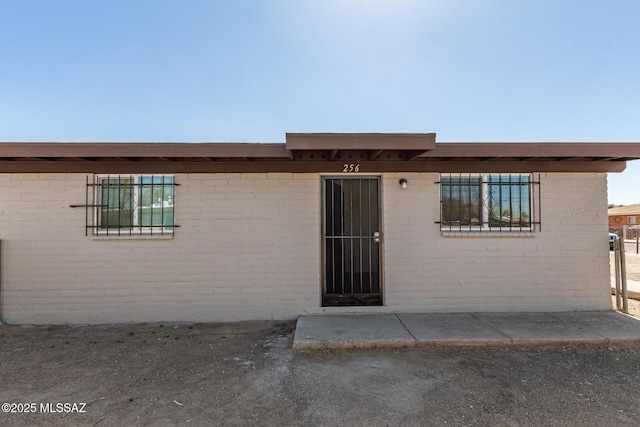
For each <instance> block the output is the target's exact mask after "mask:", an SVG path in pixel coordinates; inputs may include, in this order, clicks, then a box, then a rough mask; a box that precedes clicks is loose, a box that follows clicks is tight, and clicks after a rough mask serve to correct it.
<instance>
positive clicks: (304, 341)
mask: <svg viewBox="0 0 640 427" xmlns="http://www.w3.org/2000/svg"><path fill="white" fill-rule="evenodd" d="M415 345H416V341H415V339H414V338H413V337H412V336H411V334H410V333H409V331H407V329H406V328H405V327H404V326H403V325H402V323H400V321H399V320H398V318H397V317H396V316H395V315H394V314H353V315H311V316H301V317H300V318H298V323H297V326H296V332H295V336H294V339H293V348H294V349H296V350H320V349H327V348H374V347H414V346H415Z"/></svg>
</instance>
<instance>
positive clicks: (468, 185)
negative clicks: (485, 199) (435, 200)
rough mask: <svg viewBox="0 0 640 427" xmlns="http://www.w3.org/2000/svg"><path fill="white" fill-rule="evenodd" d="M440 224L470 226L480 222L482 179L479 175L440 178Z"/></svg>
mask: <svg viewBox="0 0 640 427" xmlns="http://www.w3.org/2000/svg"><path fill="white" fill-rule="evenodd" d="M441 191H442V224H444V225H447V226H470V225H480V224H481V223H482V203H481V194H482V181H481V180H480V178H479V177H450V178H443V179H441Z"/></svg>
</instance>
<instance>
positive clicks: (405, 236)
mask: <svg viewBox="0 0 640 427" xmlns="http://www.w3.org/2000/svg"><path fill="white" fill-rule="evenodd" d="M320 176H321V175H319V174H311V173H310V174H291V173H250V174H240V173H225V174H176V182H177V183H179V184H180V186H178V187H177V188H176V195H175V203H176V212H175V218H176V223H177V224H179V225H180V227H179V228H177V229H176V233H175V236H173V238H169V239H166V238H153V239H121V238H116V237H111V238H103V237H91V236H89V237H87V236H85V235H84V225H85V210H84V209H83V208H70V207H69V205H71V204H78V203H80V204H81V203H83V202H84V198H85V179H86V174H2V175H0V201H1V202H0V203H1V204H0V238H1V239H2V240H3V250H2V269H3V271H2V279H3V281H2V294H1V295H0V297H1V298H2V316H3V319H4V321H6V322H8V323H15V324H25V323H33V324H51V323H75V324H77V323H79V324H100V323H122V322H150V321H194V322H198V321H237V320H251V319H289V318H294V317H296V316H297V315H299V314H303V313H343V312H359V311H362V312H393V311H404V312H409V311H430V312H452V311H565V310H609V309H611V301H610V295H609V292H610V290H609V265H608V259H609V258H608V251H607V250H608V248H607V244H606V243H603V242H606V235H607V211H606V208H607V195H606V175H605V174H602V173H572V174H568V173H547V174H541V181H542V184H541V191H542V193H541V199H542V200H541V205H542V209H541V211H542V221H543V226H542V231H541V232H535V233H531V234H527V235H525V237H503V236H500V237H497V236H490V237H459V236H458V237H456V236H443V235H442V233H441V232H440V229H439V226H438V224H436V223H435V221H437V220H438V218H439V212H438V209H439V187H438V185H437V184H435V182H436V181H438V174H434V173H386V174H382V183H383V188H382V192H383V201H384V209H383V251H384V259H383V274H384V301H385V306H384V307H366V308H353V307H340V308H337V307H331V308H322V307H320V294H321V288H320V286H321V284H320V280H321V278H320V270H321V258H320V247H321V245H320V221H321V216H320V203H321V200H320ZM401 177H404V178H407V179H408V180H409V188H407V189H406V190H402V189H401V188H400V186H399V185H398V179H399V178H401Z"/></svg>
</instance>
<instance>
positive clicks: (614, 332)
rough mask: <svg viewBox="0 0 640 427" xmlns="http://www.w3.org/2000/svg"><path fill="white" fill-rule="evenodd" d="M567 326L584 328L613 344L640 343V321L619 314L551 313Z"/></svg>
mask: <svg viewBox="0 0 640 427" xmlns="http://www.w3.org/2000/svg"><path fill="white" fill-rule="evenodd" d="M549 315H550V316H552V317H555V318H557V319H560V320H562V321H563V322H565V323H567V324H572V325H573V326H576V327H579V328H583V329H585V330H587V331H589V332H592V333H594V334H598V335H600V336H602V337H604V338H605V339H607V340H609V341H613V342H638V343H640V320H639V319H636V318H635V317H632V316H629V315H627V314H623V313H618V312H614V311H612V312H605V313H602V312H578V313H550V314H549Z"/></svg>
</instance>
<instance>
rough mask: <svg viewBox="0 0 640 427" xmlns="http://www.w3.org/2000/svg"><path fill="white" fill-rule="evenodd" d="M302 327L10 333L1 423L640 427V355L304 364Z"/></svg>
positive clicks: (635, 306) (569, 352) (439, 352)
mask: <svg viewBox="0 0 640 427" xmlns="http://www.w3.org/2000/svg"><path fill="white" fill-rule="evenodd" d="M639 260H640V257H639ZM628 264H629V265H631V263H628ZM634 265H635V264H634ZM638 265H639V266H640V262H639V263H638ZM638 271H640V270H638ZM630 311H631V314H632V315H635V316H639V317H640V302H638V301H631V302H630ZM294 326H295V324H294V323H293V322H284V323H234V324H194V325H185V324H179V325H175V324H174V325H159V324H155V325H124V326H109V327H66V326H65V327H63V326H55V327H30V328H26V327H19V326H7V325H3V326H0V384H2V387H0V403H3V404H4V403H9V404H11V403H13V404H14V405H9V407H8V409H9V411H10V412H9V413H5V412H0V425H7V426H33V425H44V426H75V425H79V426H80V425H81V426H86V425H93V426H121V425H158V426H176V425H181V426H182V425H194V426H201V425H202V426H204V425H207V426H209V425H229V426H242V425H252V426H253V425H255V426H271V425H277V426H283V425H291V426H297V425H305V426H306V425H355V426H358V425H362V426H407V425H409V426H411V425H416V426H417V425H427V426H429V425H433V426H442V425H454V426H467V425H469V426H576V425H580V426H610V425H617V426H637V425H638V423H639V421H638V420H640V408H639V407H638V403H639V402H640V387H638V384H640V345H627V346H569V347H538V348H439V349H416V348H407V349H396V350H380V349H379V350H364V351H363V350H358V351H327V352H316V353H294V352H292V351H291V340H292V336H293V330H294ZM65 404H66V405H65ZM74 404H75V405H74ZM2 408H3V411H4V410H5V409H6V408H7V407H6V405H3V407H2ZM11 411H14V412H11ZM25 411H30V413H25Z"/></svg>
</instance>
